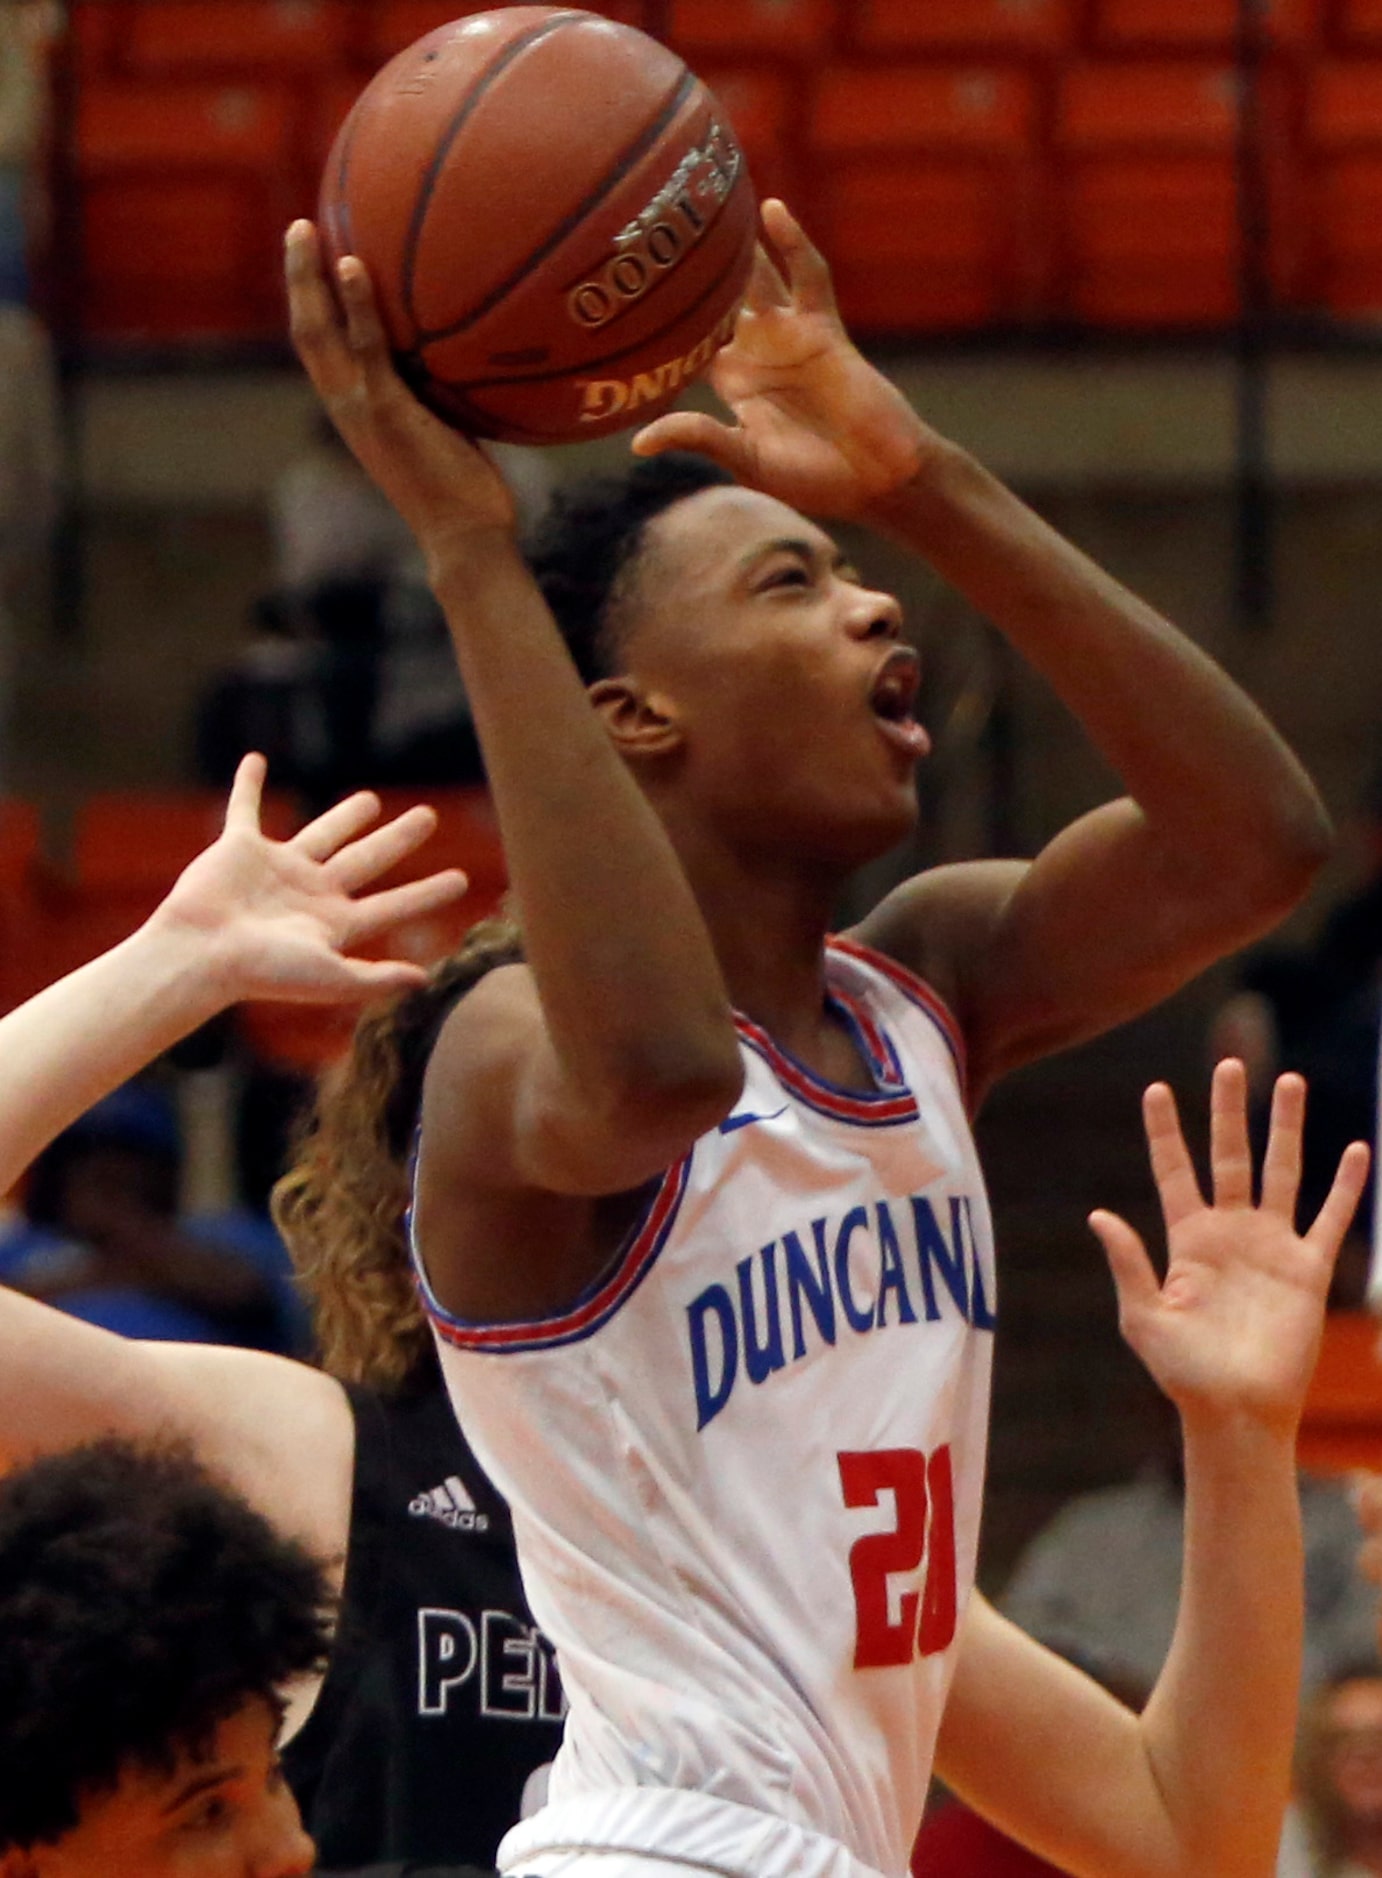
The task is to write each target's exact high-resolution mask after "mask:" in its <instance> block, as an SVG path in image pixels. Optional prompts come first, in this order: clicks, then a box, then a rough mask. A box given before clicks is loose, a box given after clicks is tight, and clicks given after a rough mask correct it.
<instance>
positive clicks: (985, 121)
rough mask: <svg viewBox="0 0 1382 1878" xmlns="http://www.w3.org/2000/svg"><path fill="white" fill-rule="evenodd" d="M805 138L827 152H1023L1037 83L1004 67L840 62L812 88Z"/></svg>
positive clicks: (1029, 140) (1032, 128)
mask: <svg viewBox="0 0 1382 1878" xmlns="http://www.w3.org/2000/svg"><path fill="white" fill-rule="evenodd" d="M808 128H809V137H810V142H811V144H812V146H813V148H814V149H815V150H816V152H817V153H818V154H819V155H821V156H823V157H826V158H828V159H832V160H833V159H835V158H838V157H842V156H862V155H876V154H878V153H880V152H885V151H898V150H929V151H935V152H940V151H948V152H950V153H951V154H952V155H955V156H962V157H976V156H982V157H1008V158H1013V157H1025V156H1026V155H1027V154H1028V153H1029V151H1030V150H1031V148H1032V144H1033V140H1034V138H1035V134H1036V128H1037V90H1036V87H1035V85H1034V84H1033V82H1032V80H1031V79H1030V78H1029V77H1028V76H1027V75H1026V74H1025V73H1024V72H1021V71H1017V70H1011V69H1008V68H1005V67H983V68H976V67H973V66H968V65H965V66H960V65H935V66H933V65H906V66H901V67H898V66H892V67H888V66H880V67H868V66H859V67H855V68H852V69H851V68H849V67H839V68H837V69H835V70H833V71H830V72H827V73H826V74H825V75H824V76H823V77H822V78H821V79H820V81H819V83H818V85H817V87H816V93H815V97H814V100H813V103H812V108H811V113H810V119H809V127H808Z"/></svg>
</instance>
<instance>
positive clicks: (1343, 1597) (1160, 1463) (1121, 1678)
mask: <svg viewBox="0 0 1382 1878" xmlns="http://www.w3.org/2000/svg"><path fill="white" fill-rule="evenodd" d="M1153 1413H1154V1415H1155V1423H1154V1428H1155V1446H1154V1449H1153V1452H1152V1454H1151V1456H1150V1458H1149V1459H1148V1461H1147V1463H1146V1465H1145V1466H1144V1467H1143V1469H1142V1471H1141V1472H1140V1473H1139V1474H1138V1475H1137V1476H1136V1478H1135V1479H1133V1480H1130V1481H1126V1482H1124V1483H1123V1484H1121V1485H1119V1486H1113V1487H1104V1488H1101V1489H1100V1490H1098V1491H1097V1492H1094V1493H1085V1494H1081V1495H1079V1496H1078V1497H1077V1498H1076V1499H1073V1500H1071V1501H1070V1502H1069V1504H1068V1505H1066V1506H1064V1507H1063V1508H1062V1509H1061V1510H1060V1511H1059V1512H1058V1513H1057V1514H1056V1515H1055V1517H1054V1519H1052V1520H1051V1522H1050V1523H1049V1525H1047V1526H1046V1527H1045V1528H1044V1529H1043V1530H1042V1531H1041V1532H1039V1533H1038V1534H1037V1536H1036V1538H1035V1539H1033V1540H1032V1541H1031V1543H1030V1544H1029V1545H1028V1547H1027V1549H1026V1551H1025V1552H1024V1553H1023V1554H1022V1556H1021V1558H1020V1559H1019V1560H1018V1562H1017V1566H1016V1568H1015V1569H1014V1571H1013V1574H1012V1577H1011V1578H1010V1579H1009V1581H1008V1585H1007V1588H1006V1590H1005V1591H1004V1594H1003V1596H1002V1597H1001V1598H1000V1599H999V1607H1000V1609H1001V1610H1002V1611H1003V1612H1004V1614H1005V1615H1006V1616H1008V1617H1010V1618H1011V1619H1012V1621H1013V1622H1014V1623H1015V1624H1018V1625H1020V1626H1021V1628H1022V1629H1023V1630H1026V1631H1029V1632H1030V1633H1031V1634H1032V1635H1033V1636H1034V1637H1036V1638H1037V1639H1038V1640H1039V1641H1040V1642H1042V1643H1045V1644H1046V1645H1047V1646H1048V1647H1049V1648H1050V1649H1053V1650H1055V1651H1056V1652H1057V1654H1058V1655H1061V1656H1064V1657H1067V1658H1069V1659H1071V1660H1072V1661H1074V1662H1078V1663H1080V1664H1082V1665H1083V1666H1084V1667H1085V1668H1086V1669H1088V1670H1089V1671H1090V1673H1092V1674H1093V1675H1094V1676H1095V1678H1096V1680H1098V1681H1100V1682H1103V1683H1105V1684H1106V1685H1109V1686H1112V1687H1117V1688H1122V1687H1129V1686H1130V1687H1132V1688H1141V1689H1143V1690H1146V1689H1150V1688H1151V1687H1152V1684H1153V1683H1154V1682H1155V1680H1156V1677H1157V1675H1158V1673H1159V1671H1160V1668H1161V1665H1162V1663H1163V1662H1164V1661H1165V1659H1166V1652H1167V1650H1168V1649H1169V1647H1170V1643H1171V1636H1172V1632H1173V1630H1174V1628H1175V1620H1176V1606H1177V1600H1178V1598H1179V1594H1180V1578H1181V1544H1182V1537H1183V1532H1184V1525H1185V1472H1184V1467H1183V1464H1182V1454H1181V1442H1180V1436H1179V1430H1178V1428H1177V1426H1176V1421H1175V1417H1174V1415H1173V1414H1169V1413H1168V1412H1167V1410H1166V1408H1165V1406H1164V1404H1163V1402H1162V1401H1161V1399H1160V1398H1158V1399H1157V1405H1156V1408H1155V1410H1154V1411H1153ZM1300 1498H1301V1515H1302V1523H1303V1528H1304V1537H1305V1659H1304V1671H1303V1674H1304V1680H1305V1684H1306V1686H1307V1687H1310V1686H1312V1685H1314V1684H1316V1683H1318V1682H1320V1681H1321V1680H1322V1679H1323V1678H1325V1677H1327V1676H1329V1675H1330V1674H1331V1673H1332V1672H1333V1671H1335V1670H1336V1669H1337V1668H1338V1667H1339V1665H1340V1664H1341V1663H1350V1662H1353V1661H1356V1660H1357V1659H1358V1658H1359V1656H1360V1655H1363V1654H1366V1653H1367V1652H1368V1651H1370V1650H1371V1649H1373V1648H1375V1647H1376V1638H1377V1597H1376V1593H1375V1592H1374V1591H1372V1590H1371V1589H1370V1588H1369V1587H1368V1586H1367V1585H1365V1584H1364V1583H1363V1581H1362V1580H1361V1578H1360V1577H1359V1575H1358V1572H1357V1559H1358V1548H1359V1545H1360V1543H1361V1539H1362V1531H1361V1528H1360V1526H1359V1522H1358V1516H1357V1514H1356V1513H1355V1511H1354V1508H1353V1505H1352V1503H1351V1501H1350V1498H1349V1494H1348V1491H1347V1488H1346V1486H1345V1485H1344V1483H1343V1482H1341V1481H1335V1480H1328V1479H1321V1478H1317V1477H1315V1476H1312V1475H1308V1474H1305V1475H1302V1476H1301V1482H1300Z"/></svg>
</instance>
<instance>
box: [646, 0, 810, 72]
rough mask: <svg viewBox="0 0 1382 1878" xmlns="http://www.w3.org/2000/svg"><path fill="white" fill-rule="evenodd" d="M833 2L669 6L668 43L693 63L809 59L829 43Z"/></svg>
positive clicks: (710, 0)
mask: <svg viewBox="0 0 1382 1878" xmlns="http://www.w3.org/2000/svg"><path fill="white" fill-rule="evenodd" d="M834 24H835V6H834V0H672V3H671V7H670V11H669V19H668V25H667V38H668V40H669V42H670V43H671V44H672V45H674V46H675V47H676V49H677V51H678V52H681V53H684V54H686V55H687V57H689V58H691V59H693V60H694V59H697V58H699V57H701V56H702V55H704V54H707V53H708V54H710V55H712V56H715V55H719V56H721V57H726V58H734V57H738V56H739V55H740V54H742V53H774V54H776V55H777V56H778V57H795V58H809V57H811V56H813V55H814V54H816V53H819V52H821V51H822V50H823V49H824V48H825V47H826V46H827V45H828V44H829V43H830V37H831V32H832V29H833V27H834Z"/></svg>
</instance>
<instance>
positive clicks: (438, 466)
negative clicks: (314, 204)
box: [285, 221, 516, 560]
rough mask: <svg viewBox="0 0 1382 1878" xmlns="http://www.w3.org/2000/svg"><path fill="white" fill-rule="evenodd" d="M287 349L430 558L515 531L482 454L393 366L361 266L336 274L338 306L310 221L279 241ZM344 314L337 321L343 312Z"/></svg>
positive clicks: (507, 499)
mask: <svg viewBox="0 0 1382 1878" xmlns="http://www.w3.org/2000/svg"><path fill="white" fill-rule="evenodd" d="M285 251H286V268H287V280H288V313H289V319H290V323H291V326H292V333H293V344H294V346H295V347H296V348H297V355H298V357H299V358H300V359H301V360H302V363H303V365H304V366H305V367H306V368H307V374H308V376H309V377H310V379H311V380H312V383H313V384H314V385H315V386H316V388H317V392H318V394H319V396H320V398H321V401H322V403H323V404H324V405H325V406H326V409H327V412H328V414H329V415H330V417H331V420H332V422H333V423H334V424H335V426H336V428H337V430H339V431H340V433H341V436H342V437H343V438H344V439H345V441H346V443H347V444H348V445H349V446H350V448H351V449H352V450H353V451H354V453H355V455H356V456H357V457H358V458H359V459H360V462H361V464H362V465H363V466H364V468H365V469H366V470H367V471H368V472H369V474H370V476H372V477H373V479H374V481H375V482H376V483H377V484H378V485H379V487H380V489H382V490H383V492H384V494H385V495H386V496H387V497H388V498H389V500H390V502H392V503H393V505H394V507H395V508H396V509H397V510H398V512H399V514H400V515H401V516H402V517H403V519H404V521H405V522H406V523H407V524H408V526H409V528H410V529H411V530H412V531H413V535H414V537H415V539H416V541H417V543H418V546H419V547H420V548H421V549H422V551H423V553H424V554H425V555H426V556H427V557H428V559H429V560H436V559H438V558H439V557H440V555H441V552H442V550H443V549H444V548H445V546H446V544H447V543H448V542H451V541H454V540H455V539H456V538H458V537H464V536H466V535H473V534H475V533H477V532H478V533H484V532H489V531H499V532H500V533H504V534H512V533H513V531H514V528H515V526H516V514H515V510H514V504H513V498H512V496H511V495H510V494H509V491H508V488H507V487H506V485H505V483H504V479H503V477H502V476H501V475H500V474H499V472H498V470H497V469H495V467H494V465H493V464H492V463H491V462H490V461H489V459H488V457H486V456H485V454H484V453H483V451H481V450H478V449H477V448H476V447H475V445H474V444H473V443H471V442H469V441H468V440H467V439H466V438H464V437H462V436H461V435H460V434H459V432H457V431H454V430H452V429H451V428H450V427H449V426H448V425H446V424H443V423H442V421H441V419H440V418H437V417H434V416H433V415H432V413H431V412H430V411H428V410H426V409H425V408H424V407H423V406H422V405H421V404H419V402H418V400H417V399H416V398H415V397H414V396H413V394H412V392H411V391H409V390H408V388H407V386H406V385H405V384H404V383H403V381H402V379H401V378H400V377H399V376H398V373H397V372H396V371H395V370H394V367H393V361H392V359H391V358H390V356H389V347H388V341H387V338H386V336H385V332H384V326H383V322H382V321H381V319H380V317H379V310H378V307H377V306H376V305H375V299H374V290H373V288H372V286H371V285H370V278H369V274H368V272H367V271H366V268H365V264H364V262H363V261H361V260H359V259H358V258H357V257H356V256H354V255H347V256H346V257H345V259H344V260H343V261H342V262H341V264H340V267H339V268H338V270H337V278H336V286H337V291H338V293H339V296H340V298H339V303H338V301H337V299H336V297H335V296H334V295H333V294H332V292H331V289H330V287H329V286H328V284H327V281H326V276H325V274H324V273H323V271H322V256H321V243H320V241H319V239H318V236H317V231H316V229H315V228H314V227H313V225H312V223H311V222H306V221H300V222H294V223H293V225H292V227H291V228H290V229H289V230H288V233H287V236H286V238H285ZM342 308H344V316H343V315H342V310H341V309H342Z"/></svg>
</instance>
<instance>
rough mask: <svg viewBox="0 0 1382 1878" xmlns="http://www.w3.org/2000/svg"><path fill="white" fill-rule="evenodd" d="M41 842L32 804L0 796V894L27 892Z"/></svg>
mask: <svg viewBox="0 0 1382 1878" xmlns="http://www.w3.org/2000/svg"><path fill="white" fill-rule="evenodd" d="M41 842H42V825H41V823H40V820H39V813H38V810H37V809H36V808H35V807H34V805H33V803H32V802H24V801H21V799H20V798H19V797H18V796H0V894H4V895H11V894H16V893H21V894H23V893H28V892H29V890H30V888H31V887H32V885H33V878H34V870H35V868H36V867H37V865H38V860H39V853H40V848H41Z"/></svg>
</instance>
